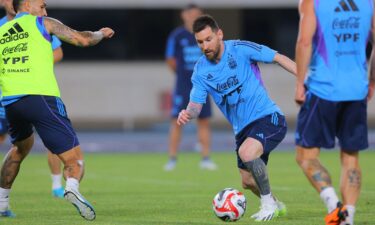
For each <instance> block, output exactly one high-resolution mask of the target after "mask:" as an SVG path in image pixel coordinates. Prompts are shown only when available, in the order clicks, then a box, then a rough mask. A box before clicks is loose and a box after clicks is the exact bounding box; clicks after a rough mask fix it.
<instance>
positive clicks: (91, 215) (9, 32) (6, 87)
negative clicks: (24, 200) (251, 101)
mask: <svg viewBox="0 0 375 225" xmlns="http://www.w3.org/2000/svg"><path fill="white" fill-rule="evenodd" d="M13 9H14V10H15V11H16V12H17V15H16V17H15V18H14V19H13V20H11V21H9V22H7V23H6V24H4V25H3V26H2V27H0V36H1V40H0V42H2V44H1V45H0V51H1V52H3V51H4V50H5V49H10V48H13V47H14V46H18V45H20V44H22V45H23V48H22V49H20V50H19V51H10V52H9V53H8V54H6V55H3V54H2V55H1V56H0V57H1V60H0V63H1V64H0V65H1V68H2V76H1V77H0V87H1V90H2V93H3V99H2V104H3V106H4V107H5V110H6V115H7V119H8V122H9V133H10V136H11V138H12V144H13V145H12V147H11V149H10V150H9V152H8V153H7V155H6V156H5V158H4V161H3V165H2V168H1V177H0V216H5V217H10V216H13V213H12V212H11V211H10V207H9V194H10V190H11V187H12V185H13V182H14V180H15V178H16V177H17V174H18V172H19V170H20V166H21V163H22V161H23V159H24V158H25V157H26V156H27V155H28V153H29V152H30V150H31V148H32V146H33V143H34V136H33V127H34V128H35V130H36V131H37V132H38V134H39V136H40V137H41V139H42V141H43V143H44V145H45V146H46V147H47V148H48V149H50V150H51V151H52V152H53V153H54V154H58V156H59V158H60V159H61V160H62V162H63V163H64V175H65V177H66V187H65V194H64V197H65V199H66V200H67V201H69V202H70V203H72V204H73V205H74V206H75V207H76V209H77V210H78V212H79V214H80V215H81V216H82V217H83V218H85V219H87V220H94V219H95V217H96V214H95V211H94V209H93V207H92V206H91V204H90V203H89V202H88V201H87V200H85V199H84V198H83V196H82V195H81V194H80V193H79V182H80V180H81V179H82V176H83V171H84V162H83V157H82V151H81V149H80V145H79V141H78V138H77V136H76V134H75V132H74V129H73V128H72V125H71V122H70V120H69V118H68V116H67V113H66V109H65V106H64V103H63V102H62V100H61V99H60V91H59V88H58V85H57V82H56V78H55V75H54V69H53V67H54V65H53V53H52V51H51V40H52V37H51V34H55V35H56V36H58V37H59V38H60V39H62V40H64V41H65V42H68V43H70V44H73V45H76V46H80V47H88V46H93V45H96V44H97V43H99V42H100V41H101V40H103V39H104V38H110V37H112V36H113V34H114V32H113V30H112V29H110V28H102V29H100V30H99V31H96V32H90V31H84V32H78V31H75V30H73V29H71V28H69V27H67V26H65V25H63V24H62V23H61V22H59V21H58V20H55V19H52V18H48V17H37V16H33V14H38V12H39V10H42V11H43V13H42V14H43V15H46V14H47V13H46V11H45V10H46V3H45V1H44V0H14V1H13ZM20 75H23V76H20Z"/></svg>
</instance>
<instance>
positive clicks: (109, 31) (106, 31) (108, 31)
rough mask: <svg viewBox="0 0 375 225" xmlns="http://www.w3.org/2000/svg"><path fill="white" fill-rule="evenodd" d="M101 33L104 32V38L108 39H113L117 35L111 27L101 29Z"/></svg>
mask: <svg viewBox="0 0 375 225" xmlns="http://www.w3.org/2000/svg"><path fill="white" fill-rule="evenodd" d="M99 31H100V32H102V34H103V37H104V38H106V39H107V38H111V37H112V36H113V35H114V34H115V32H114V31H113V30H112V29H111V28H109V27H104V28H102V29H100V30H99Z"/></svg>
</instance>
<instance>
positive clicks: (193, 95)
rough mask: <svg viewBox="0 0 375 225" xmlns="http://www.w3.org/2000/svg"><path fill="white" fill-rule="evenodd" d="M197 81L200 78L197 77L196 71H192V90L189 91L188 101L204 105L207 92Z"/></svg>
mask: <svg viewBox="0 0 375 225" xmlns="http://www.w3.org/2000/svg"><path fill="white" fill-rule="evenodd" d="M199 79H200V76H198V74H197V72H196V69H194V72H193V75H192V76H191V82H192V83H193V88H192V89H191V91H190V101H191V102H194V103H198V104H205V103H206V99H207V90H206V88H205V87H204V85H203V84H202V83H201V81H200V80H199Z"/></svg>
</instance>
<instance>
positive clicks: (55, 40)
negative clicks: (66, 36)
mask: <svg viewBox="0 0 375 225" xmlns="http://www.w3.org/2000/svg"><path fill="white" fill-rule="evenodd" d="M51 44H52V50H55V49H57V48H59V47H61V41H60V39H59V38H58V37H56V36H55V35H52V43H51Z"/></svg>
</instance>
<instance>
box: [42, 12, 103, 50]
mask: <svg viewBox="0 0 375 225" xmlns="http://www.w3.org/2000/svg"><path fill="white" fill-rule="evenodd" d="M45 25H46V28H47V30H48V31H49V32H50V33H52V34H54V35H56V36H57V37H58V38H59V39H61V40H62V41H64V42H67V43H70V44H72V45H76V46H79V47H86V46H92V45H96V44H98V43H99V42H100V41H101V40H102V39H103V34H102V32H100V31H97V32H91V31H76V30H74V29H72V28H70V27H68V26H66V25H64V24H63V23H61V22H60V21H58V20H56V19H53V18H50V17H47V18H45Z"/></svg>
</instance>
